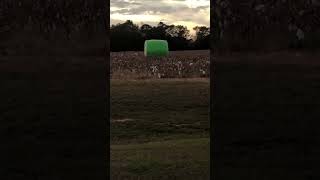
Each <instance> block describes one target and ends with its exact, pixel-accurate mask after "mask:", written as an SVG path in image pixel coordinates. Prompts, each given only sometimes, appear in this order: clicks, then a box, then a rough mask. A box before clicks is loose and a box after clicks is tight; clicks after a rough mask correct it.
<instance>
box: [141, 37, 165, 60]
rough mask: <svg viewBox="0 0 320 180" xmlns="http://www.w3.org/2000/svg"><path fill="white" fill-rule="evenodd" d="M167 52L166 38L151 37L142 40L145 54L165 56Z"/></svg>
mask: <svg viewBox="0 0 320 180" xmlns="http://www.w3.org/2000/svg"><path fill="white" fill-rule="evenodd" d="M168 54H169V47H168V42H167V41H166V40H157V39H151V40H146V41H145V42H144V55H145V56H160V57H161V56H167V55H168Z"/></svg>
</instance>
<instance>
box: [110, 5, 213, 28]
mask: <svg viewBox="0 0 320 180" xmlns="http://www.w3.org/2000/svg"><path fill="white" fill-rule="evenodd" d="M126 20H132V21H133V22H134V23H135V24H138V25H139V26H140V25H141V24H143V23H146V24H150V25H156V24H158V23H159V22H160V21H162V22H164V23H166V24H176V25H177V24H179V25H184V26H187V28H188V29H189V30H190V32H191V33H192V34H193V32H192V28H193V27H195V26H202V25H204V26H209V25H210V0H110V21H111V24H117V23H121V22H124V21H126Z"/></svg>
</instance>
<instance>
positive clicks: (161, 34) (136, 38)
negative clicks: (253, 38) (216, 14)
mask: <svg viewBox="0 0 320 180" xmlns="http://www.w3.org/2000/svg"><path fill="white" fill-rule="evenodd" d="M193 30H194V31H195V37H194V38H192V36H191V34H190V30H188V29H187V27H185V26H182V25H168V24H165V23H163V22H159V23H158V24H157V25H156V26H151V25H149V24H143V25H141V26H138V25H136V24H134V23H133V22H132V21H131V20H127V21H126V22H124V23H118V24H116V25H112V26H111V28H110V48H111V51H115V52H117V51H143V48H144V41H145V40H147V39H164V40H167V41H168V43H169V49H170V50H173V51H174V50H191V49H209V48H210V28H209V27H206V26H196V27H194V28H193Z"/></svg>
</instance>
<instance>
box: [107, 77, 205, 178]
mask: <svg viewBox="0 0 320 180" xmlns="http://www.w3.org/2000/svg"><path fill="white" fill-rule="evenodd" d="M111 104H112V105H111V113H112V121H111V174H112V179H119V180H120V179H125V178H128V177H130V178H133V179H135V178H137V179H138V178H146V179H150V178H152V179H186V178H188V177H189V178H190V177H192V179H209V138H208V137H209V80H208V79H158V80H112V81H111Z"/></svg>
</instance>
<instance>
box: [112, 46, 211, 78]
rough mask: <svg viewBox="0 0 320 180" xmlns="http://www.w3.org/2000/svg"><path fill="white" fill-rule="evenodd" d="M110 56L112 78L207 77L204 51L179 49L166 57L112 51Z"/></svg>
mask: <svg viewBox="0 0 320 180" xmlns="http://www.w3.org/2000/svg"><path fill="white" fill-rule="evenodd" d="M195 52H196V51H195ZM110 56H111V63H110V65H111V78H113V79H123V78H126V79H128V78H129V79H135V78H136V79H146V78H208V77H209V71H210V70H209V63H210V56H209V54H206V53H192V51H188V52H183V51H179V52H173V53H171V54H170V55H169V56H168V57H162V58H149V57H148V58H147V57H145V56H144V54H143V52H113V53H111V54H110Z"/></svg>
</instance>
